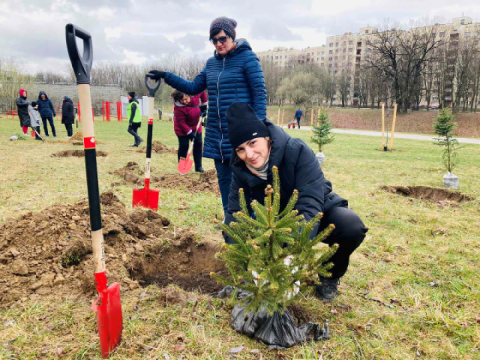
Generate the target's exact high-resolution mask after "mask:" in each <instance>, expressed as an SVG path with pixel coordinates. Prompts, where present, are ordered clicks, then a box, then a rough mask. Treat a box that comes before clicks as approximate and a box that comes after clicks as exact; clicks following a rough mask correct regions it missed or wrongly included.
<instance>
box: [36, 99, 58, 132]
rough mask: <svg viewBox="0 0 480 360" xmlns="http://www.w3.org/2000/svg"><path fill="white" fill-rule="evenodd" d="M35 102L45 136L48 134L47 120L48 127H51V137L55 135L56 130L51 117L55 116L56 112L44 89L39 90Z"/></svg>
mask: <svg viewBox="0 0 480 360" xmlns="http://www.w3.org/2000/svg"><path fill="white" fill-rule="evenodd" d="M37 104H38V111H39V112H40V115H41V116H42V122H43V130H45V136H49V135H48V125H47V120H48V122H49V123H50V127H51V128H52V133H53V137H57V132H56V131H55V124H54V123H53V118H54V117H56V116H57V113H56V112H55V108H54V107H53V104H52V102H51V101H50V99H49V98H48V96H47V93H46V92H45V91H40V93H39V94H38V100H37Z"/></svg>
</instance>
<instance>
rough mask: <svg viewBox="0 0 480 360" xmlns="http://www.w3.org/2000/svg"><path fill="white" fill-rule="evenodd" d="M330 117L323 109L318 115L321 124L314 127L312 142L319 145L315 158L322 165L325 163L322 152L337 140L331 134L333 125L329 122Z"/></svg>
mask: <svg viewBox="0 0 480 360" xmlns="http://www.w3.org/2000/svg"><path fill="white" fill-rule="evenodd" d="M328 117H329V116H328V112H327V110H326V109H321V110H320V113H319V114H318V120H319V121H320V124H319V125H318V126H313V128H312V132H313V136H312V142H313V143H315V144H317V145H318V153H316V154H315V156H316V157H317V160H318V162H319V163H320V164H323V162H324V161H325V155H324V154H323V152H322V151H323V147H324V146H325V145H327V144H330V143H331V142H333V140H334V139H335V136H334V135H332V133H331V131H332V124H331V123H330V121H328Z"/></svg>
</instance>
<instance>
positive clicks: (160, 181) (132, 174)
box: [112, 161, 220, 196]
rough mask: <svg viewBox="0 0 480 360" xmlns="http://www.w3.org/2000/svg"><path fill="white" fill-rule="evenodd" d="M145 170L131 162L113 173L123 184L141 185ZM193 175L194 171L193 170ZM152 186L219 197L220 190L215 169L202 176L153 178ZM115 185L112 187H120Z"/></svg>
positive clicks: (174, 175) (168, 175)
mask: <svg viewBox="0 0 480 360" xmlns="http://www.w3.org/2000/svg"><path fill="white" fill-rule="evenodd" d="M143 171H144V170H143V168H140V166H139V165H138V164H137V163H136V162H133V161H132V162H129V163H127V165H125V166H124V167H123V168H120V169H117V170H115V171H114V172H113V173H114V174H116V175H118V176H120V177H121V178H122V179H123V184H133V185H140V184H143V181H144V172H143ZM192 173H193V170H192ZM150 180H151V184H152V185H153V186H159V187H164V188H168V189H178V188H182V187H184V188H185V190H187V191H189V192H194V193H196V192H209V193H212V194H215V195H217V196H219V195H220V190H219V188H218V183H217V173H216V171H215V170H214V169H212V170H208V171H205V172H204V173H201V174H200V175H198V176H197V175H196V174H190V175H187V176H183V175H180V174H163V175H160V176H152V177H151V179H150ZM120 184H122V183H115V184H112V185H120Z"/></svg>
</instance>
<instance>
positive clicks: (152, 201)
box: [132, 188, 160, 211]
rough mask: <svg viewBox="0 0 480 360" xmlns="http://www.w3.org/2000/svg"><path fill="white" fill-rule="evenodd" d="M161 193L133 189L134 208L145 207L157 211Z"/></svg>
mask: <svg viewBox="0 0 480 360" xmlns="http://www.w3.org/2000/svg"><path fill="white" fill-rule="evenodd" d="M159 193H160V192H159V191H158V190H152V189H145V188H144V189H133V200H132V207H144V208H147V209H152V210H153V211H157V210H158V196H159Z"/></svg>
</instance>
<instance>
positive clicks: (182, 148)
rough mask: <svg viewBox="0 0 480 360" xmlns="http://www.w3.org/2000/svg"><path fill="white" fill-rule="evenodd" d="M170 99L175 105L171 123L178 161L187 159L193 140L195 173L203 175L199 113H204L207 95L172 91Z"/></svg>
mask: <svg viewBox="0 0 480 360" xmlns="http://www.w3.org/2000/svg"><path fill="white" fill-rule="evenodd" d="M172 98H173V101H174V103H175V107H174V109H173V119H174V120H173V121H174V131H175V134H176V135H177V137H178V161H180V158H185V157H187V152H188V147H189V145H190V141H193V140H194V139H195V142H194V143H193V161H194V163H195V171H196V172H200V173H203V172H205V170H204V169H203V167H202V147H203V140H202V123H201V122H200V123H199V120H200V115H201V113H206V106H207V105H206V104H207V95H206V94H205V91H203V92H202V93H200V94H199V95H195V96H189V95H187V94H184V93H182V92H180V91H178V90H174V91H173V92H172ZM200 102H201V104H200ZM197 124H198V129H197ZM197 130H198V131H197ZM195 133H196V135H195Z"/></svg>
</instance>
